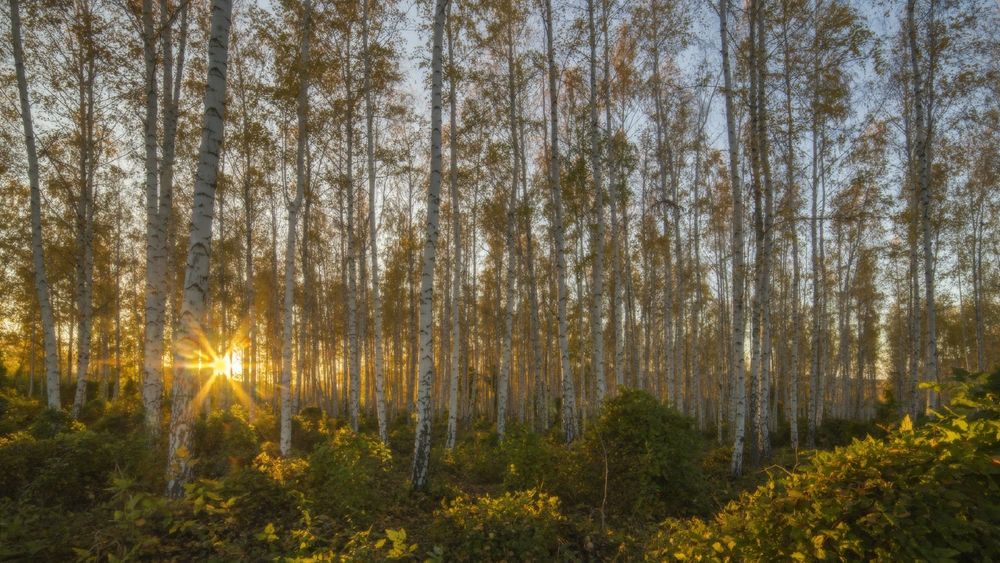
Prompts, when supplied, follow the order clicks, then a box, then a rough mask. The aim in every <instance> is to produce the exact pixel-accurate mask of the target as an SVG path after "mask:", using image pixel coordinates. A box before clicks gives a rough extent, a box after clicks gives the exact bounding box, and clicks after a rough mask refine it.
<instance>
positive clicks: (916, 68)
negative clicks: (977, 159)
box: [906, 0, 938, 382]
mask: <svg viewBox="0 0 1000 563" xmlns="http://www.w3.org/2000/svg"><path fill="white" fill-rule="evenodd" d="M915 10H916V0H907V2H906V20H907V26H908V28H909V29H908V35H909V44H910V70H911V73H912V77H911V79H912V80H913V105H914V108H913V113H914V117H915V119H916V123H915V125H914V127H915V136H916V143H915V144H914V153H915V157H916V160H917V181H918V184H917V185H918V188H919V190H920V234H921V240H922V243H923V244H922V246H923V253H924V311H925V313H924V315H925V317H926V323H927V324H926V330H927V332H926V340H927V344H926V345H927V358H926V365H925V370H926V378H927V380H929V381H932V382H938V349H937V313H936V310H935V290H934V252H933V250H934V249H933V239H934V232H933V227H932V226H931V186H930V182H931V179H930V175H931V162H930V160H931V156H930V155H931V147H930V144H931V132H932V130H933V121H932V119H931V117H932V112H931V111H930V108H929V106H930V104H929V103H928V102H927V101H926V100H925V99H924V98H925V96H926V97H927V98H928V99H930V98H931V97H932V94H933V88H934V78H933V72H934V66H933V58H934V53H933V49H934V48H935V47H934V46H933V45H932V46H931V49H930V50H929V52H928V53H927V58H928V60H930V61H931V63H930V64H929V65H928V66H929V67H930V72H929V73H928V74H929V76H928V79H927V83H926V84H925V83H924V80H923V77H922V75H921V69H920V66H921V65H920V48H919V46H918V43H917V23H916V19H915V15H914V12H915ZM933 10H934V0H931V15H930V17H931V19H932V21H931V24H930V26H929V28H930V29H933V25H934V24H933V17H934V15H933ZM925 104H926V106H928V107H925Z"/></svg>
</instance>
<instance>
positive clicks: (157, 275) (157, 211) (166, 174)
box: [142, 0, 188, 438]
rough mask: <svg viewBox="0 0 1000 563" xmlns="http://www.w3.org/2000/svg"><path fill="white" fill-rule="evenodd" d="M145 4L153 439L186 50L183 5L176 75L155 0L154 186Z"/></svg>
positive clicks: (146, 341)
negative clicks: (159, 73)
mask: <svg viewBox="0 0 1000 563" xmlns="http://www.w3.org/2000/svg"><path fill="white" fill-rule="evenodd" d="M152 9H153V6H152V2H151V0H145V1H144V2H143V13H142V17H143V59H144V61H145V65H146V67H145V72H146V75H145V78H146V116H145V120H146V121H145V127H144V132H145V144H146V159H145V171H146V280H145V282H146V287H145V312H146V317H145V332H144V334H143V380H142V382H143V385H142V394H143V406H144V409H145V413H146V428H147V430H148V432H149V433H150V435H151V436H153V437H154V438H155V437H156V436H158V435H159V432H160V405H161V402H162V397H163V333H164V326H165V324H166V302H167V293H168V284H167V282H168V278H169V276H168V264H169V256H170V241H169V236H168V232H169V227H170V221H171V212H172V209H173V203H172V201H173V173H174V155H175V145H176V137H177V120H178V104H179V102H180V91H181V79H182V77H183V71H184V55H185V48H186V45H187V26H188V3H183V4H182V5H181V7H180V10H181V12H180V18H181V24H180V38H179V46H178V53H177V62H176V72H175V68H174V58H173V33H172V25H171V23H170V22H171V16H170V14H169V12H168V10H167V2H166V0H160V30H159V35H160V48H161V50H162V58H163V107H162V112H163V160H162V162H160V163H159V180H158V181H159V184H157V166H158V163H157V156H156V144H157V143H156V137H157V117H156V115H157V105H158V104H157V93H156V88H157V84H156V49H155V42H154V41H155V37H156V33H157V31H156V29H155V28H154V26H153V14H152Z"/></svg>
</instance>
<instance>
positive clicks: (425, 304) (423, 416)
mask: <svg viewBox="0 0 1000 563" xmlns="http://www.w3.org/2000/svg"><path fill="white" fill-rule="evenodd" d="M448 4H449V0H436V1H435V3H434V27H433V29H434V31H433V34H434V37H433V40H432V43H431V49H432V54H431V174H430V185H429V186H428V188H427V225H426V228H425V229H424V233H425V239H424V252H423V267H422V272H421V274H420V325H419V326H420V378H419V380H418V382H417V427H416V432H415V437H414V444H413V467H412V472H411V476H410V480H411V482H412V486H413V488H414V489H415V490H423V489H425V488H426V487H427V470H428V466H429V464H430V457H431V415H432V413H431V385H432V384H433V381H434V336H433V332H432V329H433V321H434V319H433V318H432V311H433V310H434V261H435V258H436V257H437V241H438V219H439V217H438V214H439V211H440V207H441V83H442V77H441V74H442V72H441V66H442V53H441V51H442V43H444V23H445V16H446V11H447V8H448Z"/></svg>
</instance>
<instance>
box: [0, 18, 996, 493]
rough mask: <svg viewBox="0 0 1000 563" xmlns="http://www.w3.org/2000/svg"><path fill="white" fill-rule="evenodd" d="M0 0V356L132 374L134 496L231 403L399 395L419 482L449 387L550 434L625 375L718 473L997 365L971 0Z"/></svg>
mask: <svg viewBox="0 0 1000 563" xmlns="http://www.w3.org/2000/svg"><path fill="white" fill-rule="evenodd" d="M2 13H3V15H4V18H3V19H4V21H5V22H9V25H6V24H5V25H4V29H3V33H4V34H5V35H4V37H5V40H4V41H3V42H2V45H0V53H2V57H3V60H4V63H3V69H4V70H3V72H2V74H0V92H2V100H3V101H2V104H0V111H2V119H0V262H2V265H0V287H2V288H3V290H2V294H3V298H2V300H0V320H2V322H0V354H2V356H0V358H2V360H3V363H4V364H5V365H6V366H7V367H8V368H9V369H10V370H11V372H12V373H13V374H14V377H15V380H16V382H17V385H18V386H19V388H21V390H22V391H23V392H24V394H26V395H28V396H44V397H46V398H47V399H46V400H47V404H48V406H49V407H52V408H61V407H63V406H66V407H67V408H68V409H69V411H70V412H71V414H72V415H73V416H74V417H75V416H78V415H79V414H80V412H81V410H82V409H84V408H85V407H86V402H87V401H88V400H90V401H93V400H96V398H97V397H100V398H102V399H105V400H114V399H118V398H120V397H122V396H123V395H128V396H135V395H138V396H141V398H142V404H143V407H144V409H145V421H146V426H147V431H148V433H149V435H150V437H151V438H153V439H159V440H163V441H164V443H165V444H167V449H168V452H169V459H168V460H167V468H166V469H167V477H168V481H167V492H168V493H169V494H170V495H173V496H179V495H181V494H182V493H183V487H182V485H183V484H184V483H185V482H187V481H188V480H189V479H190V475H191V467H190V464H189V460H190V455H191V453H190V452H191V440H192V437H191V433H192V425H193V423H194V420H195V419H196V417H197V416H198V415H199V413H202V412H208V411H211V410H213V409H216V408H218V407H220V406H223V407H224V406H227V405H230V404H234V403H237V402H238V403H241V404H243V405H244V406H245V408H246V410H247V412H248V413H249V417H250V419H251V421H252V420H253V418H254V416H255V414H256V413H259V412H261V411H271V412H272V413H275V414H276V415H277V416H278V417H279V419H280V451H281V453H282V454H284V455H288V454H289V453H290V451H291V447H292V440H293V436H292V430H293V428H292V422H291V421H292V416H293V415H295V414H296V413H299V412H300V411H302V410H303V409H305V408H307V407H318V408H319V409H321V410H322V411H324V412H325V413H327V414H328V415H329V416H334V417H344V418H346V419H348V420H349V425H350V427H351V428H352V429H354V430H355V431H357V430H358V429H359V428H362V429H365V428H367V429H370V430H371V431H372V432H373V433H374V434H376V435H377V436H378V437H379V438H380V439H381V440H382V441H383V442H384V441H386V440H387V439H388V438H387V436H388V434H387V432H388V430H387V429H388V427H389V425H390V424H391V423H392V422H393V421H395V420H397V419H399V418H400V417H408V416H412V417H413V421H412V422H410V423H409V424H414V423H415V425H416V432H415V443H414V457H413V463H412V477H411V482H412V485H413V486H414V487H415V488H422V487H424V486H426V483H427V476H428V472H433V471H434V468H433V467H431V466H430V465H431V455H430V451H431V450H430V448H431V443H432V442H433V443H435V444H437V443H446V445H447V447H449V448H450V447H452V446H453V445H454V444H455V439H456V438H455V437H456V434H459V433H461V432H463V431H465V430H468V429H469V428H470V427H471V424H472V422H473V421H474V420H478V419H485V420H489V421H491V423H492V424H494V425H495V429H496V432H497V433H498V435H499V438H500V439H501V440H503V439H504V438H505V436H506V433H508V432H510V430H511V428H512V426H514V425H516V426H518V427H521V428H526V429H529V430H532V431H537V432H544V431H548V430H549V429H550V428H553V427H556V426H558V427H559V429H560V435H561V436H563V437H564V439H565V440H566V441H567V442H572V441H574V440H578V439H580V438H581V437H585V436H586V435H587V432H588V428H589V427H590V426H591V425H592V424H594V419H595V415H596V413H598V412H599V410H600V408H601V406H602V404H603V403H605V402H606V401H608V400H609V399H610V398H612V397H616V396H620V395H621V393H622V391H623V390H624V389H625V388H636V389H641V390H645V391H647V392H649V393H650V394H652V395H653V396H654V397H656V398H658V399H659V400H660V401H661V402H663V403H665V404H666V405H668V406H670V407H673V408H674V409H676V410H677V411H679V412H680V413H683V414H685V415H687V416H689V417H691V418H692V419H693V420H694V421H695V423H696V425H697V428H698V430H701V431H702V432H705V433H710V434H712V435H714V436H715V438H716V440H718V441H719V442H720V443H723V444H729V445H734V446H735V447H734V448H733V451H732V458H731V464H730V467H731V471H732V473H733V474H736V475H739V474H740V473H741V472H742V471H743V470H744V466H745V465H746V464H749V465H753V466H757V465H760V464H761V463H763V462H764V461H765V460H767V459H768V458H769V456H770V455H771V441H772V439H774V438H775V437H776V436H781V437H782V439H784V437H785V436H788V437H789V439H790V442H791V445H792V447H794V448H796V449H797V448H798V447H799V446H800V444H801V445H804V446H806V447H814V446H815V445H816V439H817V428H818V427H820V426H821V425H822V422H823V421H824V419H831V418H835V419H857V420H870V419H872V418H873V417H874V416H875V413H876V407H877V405H878V404H879V403H880V402H881V403H888V404H890V405H891V406H892V408H894V409H896V410H897V412H898V414H899V415H900V416H902V414H904V413H908V414H910V415H911V416H913V417H916V416H918V415H921V414H923V413H924V412H925V410H926V409H928V408H934V407H937V406H939V405H940V404H941V403H942V401H943V400H944V399H947V397H942V393H941V392H939V389H940V387H939V386H940V384H942V383H944V382H945V381H947V380H948V379H949V378H950V377H951V374H952V369H953V368H956V367H960V368H965V369H968V370H976V371H984V370H987V369H990V368H992V367H994V366H996V365H997V364H998V363H1000V267H998V264H1000V228H998V226H997V225H998V223H997V221H995V220H994V217H995V216H996V215H997V214H998V212H1000V105H998V103H997V100H998V99H1000V43H998V38H1000V34H998V33H997V30H998V29H1000V13H998V10H997V5H996V3H995V2H992V1H990V0H978V1H976V0H894V1H885V2H880V3H875V4H870V3H867V2H848V1H845V0H814V1H803V0H748V1H746V2H731V1H730V0H718V1H715V0H712V1H710V2H699V1H694V0H680V1H665V0H635V1H623V0H543V1H542V2H524V1H521V0H515V1H513V2H510V1H499V0H476V1H469V2H463V1H456V0H452V1H449V0H435V1H434V2H429V1H428V2H417V3H414V4H403V3H399V2H394V1H390V2H373V1H371V0H302V1H299V0H280V1H254V0H241V1H238V2H233V1H232V0H212V1H211V2H207V1H204V0H157V1H154V0H74V1H72V2H69V1H63V0H47V1H44V2H24V3H22V2H19V0H9V3H8V5H7V6H5V7H4V8H3V10H2ZM12 69H13V70H14V71H15V72H14V73H13V74H12V73H11V70H12ZM428 92H429V96H428ZM428 109H429V110H430V111H429V112H428ZM428 141H430V142H429V143H428ZM924 383H929V384H932V385H922V384H924ZM88 384H89V385H88ZM936 385H937V386H936ZM88 388H89V392H88ZM61 389H62V394H60V392H61V391H60V390H61ZM67 393H68V394H67ZM95 393H96V394H95ZM165 405H169V409H167V408H166V407H165ZM168 410H169V412H167V411H168ZM438 419H446V420H447V432H446V434H445V435H437V434H434V435H432V432H431V429H432V421H434V420H438ZM744 454H746V456H747V458H746V460H744Z"/></svg>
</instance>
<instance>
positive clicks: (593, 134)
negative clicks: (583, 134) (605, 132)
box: [587, 0, 607, 409]
mask: <svg viewBox="0 0 1000 563" xmlns="http://www.w3.org/2000/svg"><path fill="white" fill-rule="evenodd" d="M587 22H588V27H589V31H590V167H591V171H592V173H593V175H594V218H595V226H594V234H593V239H592V242H591V246H592V247H593V252H594V269H593V281H592V282H591V283H592V287H591V292H592V294H593V295H592V302H591V308H590V332H591V336H590V337H591V343H592V344H593V346H594V359H593V362H594V378H595V381H596V385H597V389H596V395H597V396H596V399H597V408H598V409H600V407H601V405H602V404H604V396H605V395H606V394H607V383H606V382H605V380H604V184H603V178H602V176H601V149H600V140H599V134H600V129H599V126H598V122H597V27H596V26H595V25H594V0H587ZM604 79H605V82H607V76H605V77H604Z"/></svg>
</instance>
